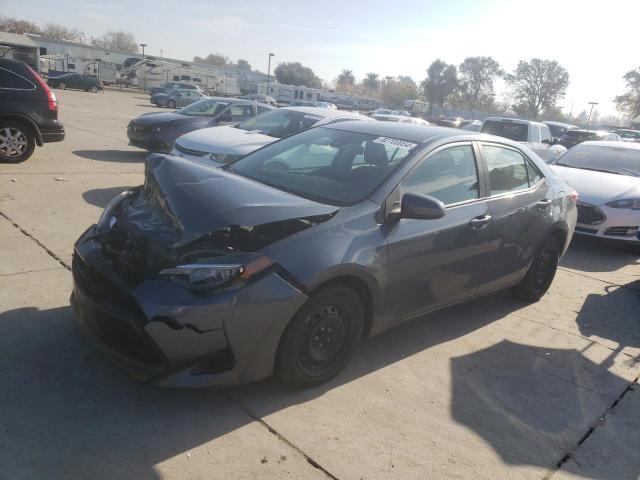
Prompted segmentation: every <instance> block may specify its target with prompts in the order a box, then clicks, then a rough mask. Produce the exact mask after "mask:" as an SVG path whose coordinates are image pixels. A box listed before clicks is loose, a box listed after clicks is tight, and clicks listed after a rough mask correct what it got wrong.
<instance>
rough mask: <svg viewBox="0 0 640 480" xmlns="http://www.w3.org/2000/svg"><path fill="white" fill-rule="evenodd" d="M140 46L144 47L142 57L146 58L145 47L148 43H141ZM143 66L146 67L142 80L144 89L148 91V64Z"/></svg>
mask: <svg viewBox="0 0 640 480" xmlns="http://www.w3.org/2000/svg"><path fill="white" fill-rule="evenodd" d="M140 46H141V47H142V59H143V60H144V47H146V46H147V44H146V43H141V44H140ZM142 68H144V79H143V80H142V91H144V92H146V91H147V66H146V65H143V66H142Z"/></svg>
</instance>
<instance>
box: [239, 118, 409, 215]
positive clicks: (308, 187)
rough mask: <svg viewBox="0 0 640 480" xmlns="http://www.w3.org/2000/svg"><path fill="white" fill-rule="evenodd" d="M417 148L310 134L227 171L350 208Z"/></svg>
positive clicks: (343, 134) (325, 132)
mask: <svg viewBox="0 0 640 480" xmlns="http://www.w3.org/2000/svg"><path fill="white" fill-rule="evenodd" d="M417 147H418V144H416V143H412V142H407V141H403V140H399V139H394V138H387V137H378V136H376V135H366V134H364V133H355V132H347V131H344V130H332V129H330V128H314V129H311V130H308V131H306V132H303V133H300V134H298V135H295V136H292V137H290V138H287V139H285V140H282V141H280V142H276V143H273V144H271V145H269V146H267V147H265V148H263V149H261V150H257V151H256V152H254V153H250V154H249V155H247V156H246V157H243V158H241V159H240V160H238V161H237V162H236V163H234V164H233V166H232V167H231V168H230V171H232V172H234V173H236V174H238V175H242V176H244V177H248V178H251V179H253V180H256V181H258V182H261V183H264V184H267V185H271V186H273V187H275V188H278V189H280V190H285V191H287V192H291V193H294V194H296V195H299V196H301V197H305V198H309V199H311V200H315V201H319V202H322V203H327V204H330V205H353V204H355V203H358V202H361V201H362V200H364V199H365V198H366V197H368V196H369V195H370V194H371V192H373V190H375V189H376V188H377V187H378V186H379V185H380V184H381V183H382V182H383V181H384V179H385V178H387V177H388V176H389V175H390V174H391V173H392V172H393V171H394V170H396V169H397V168H398V167H399V166H400V165H401V164H403V163H404V162H406V161H407V159H408V158H410V157H411V155H412V154H413V153H414V152H415V151H416V150H418V148H417Z"/></svg>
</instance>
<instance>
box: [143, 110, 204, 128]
mask: <svg viewBox="0 0 640 480" xmlns="http://www.w3.org/2000/svg"><path fill="white" fill-rule="evenodd" d="M190 118H193V119H194V120H196V119H197V118H198V117H188V116H187V115H180V114H179V113H174V112H152V113H145V114H144V115H140V116H139V117H137V118H135V119H133V120H132V121H131V122H132V123H135V124H136V125H163V124H167V123H178V122H184V121H185V120H189V119H190Z"/></svg>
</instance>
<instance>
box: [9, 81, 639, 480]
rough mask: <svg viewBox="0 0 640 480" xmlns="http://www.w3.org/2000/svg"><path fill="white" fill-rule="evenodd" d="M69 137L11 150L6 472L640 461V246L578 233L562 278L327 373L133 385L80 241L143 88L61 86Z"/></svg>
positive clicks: (621, 475)
mask: <svg viewBox="0 0 640 480" xmlns="http://www.w3.org/2000/svg"><path fill="white" fill-rule="evenodd" d="M57 93H58V95H59V97H60V101H61V117H62V120H63V121H64V122H65V125H66V126H67V139H66V140H65V142H62V143H59V144H50V145H46V146H45V147H44V148H39V149H37V150H36V153H35V155H34V156H33V157H32V158H31V159H30V160H28V161H27V162H25V163H23V164H21V165H0V185H1V187H0V214H1V216H0V238H2V245H3V249H2V251H0V355H1V357H0V358H2V361H0V405H1V406H2V408H1V409H0V465H1V466H2V467H0V479H12V480H13V479H33V478H48V479H69V478H71V479H75V478H78V479H85V478H92V479H93V478H96V479H107V478H109V479H110V478H132V479H133V478H136V479H140V478H143V479H205V478H207V479H209V478H243V479H244V478H274V479H275V478H338V479H341V480H342V479H360V478H364V479H383V478H402V479H405V478H416V479H423V478H430V479H455V478H465V479H466V478H474V479H485V478H486V479H497V478H500V479H502V478H505V479H540V480H542V479H549V478H551V479H553V480H556V479H558V480H564V479H580V478H588V479H603V480H604V479H610V478H616V479H638V478H640V464H639V463H638V461H637V455H636V452H637V449H638V447H639V446H640V437H638V433H637V432H638V426H637V420H636V418H637V410H638V405H639V403H638V402H639V400H638V398H640V397H639V396H638V391H637V379H638V375H640V364H639V360H638V356H639V354H640V315H639V314H638V312H640V287H639V285H640V281H639V280H640V265H639V261H638V256H637V255H634V254H632V253H630V252H629V251H627V250H625V249H622V248H609V247H608V246H603V245H601V244H596V243H593V242H587V241H584V240H577V241H575V242H574V243H573V244H572V246H571V248H570V250H569V252H568V254H567V256H566V258H565V259H564V261H563V266H562V267H561V269H560V270H559V272H558V275H557V277H556V280H555V282H554V284H553V286H552V288H551V290H550V292H549V293H548V294H547V295H546V296H545V297H544V298H543V299H542V300H541V301H540V302H539V303H537V304H533V305H525V304H522V303H521V302H517V301H515V300H513V299H512V298H511V297H510V296H509V295H508V293H506V292H503V293H498V294H495V295H492V296H490V297H487V298H485V299H480V300H477V301H474V302H471V303H468V304H464V305H459V306H456V307H453V308H449V309H446V310H443V311H440V312H437V313H435V314H432V315H430V316H429V317H426V318H422V319H418V320H415V321H412V322H409V323H406V324H404V325H401V326H399V327H398V328H395V329H393V330H392V331H390V332H387V333H385V334H383V335H382V336H379V337H377V338H374V339H372V340H370V341H367V342H365V343H364V344H363V346H362V347H361V349H360V351H359V353H358V354H357V355H356V357H355V358H354V360H353V361H352V363H351V364H350V365H349V366H348V368H347V369H346V370H345V371H344V372H343V373H341V374H340V375H339V376H338V377H337V378H336V379H335V380H334V381H332V382H330V383H329V384H327V385H324V386H322V387H318V388H316V389H311V390H305V391H290V390H287V389H285V388H283V387H282V386H280V385H279V384H278V383H277V382H275V381H274V380H267V381H263V382H259V383H256V384H253V385H248V386H245V387H240V388H235V389H231V390H228V391H214V390H197V391H171V390H160V389H157V388H152V387H148V386H144V385H139V384H137V383H136V382H134V381H133V380H130V379H129V378H128V377H126V376H125V375H124V374H123V373H122V372H120V371H119V370H118V369H117V368H115V367H113V366H112V365H111V364H109V363H107V362H106V361H105V360H103V359H102V358H101V357H100V356H99V355H98V354H97V353H95V351H94V350H93V348H92V347H91V346H90V345H89V344H88V343H87V342H86V340H85V339H84V338H83V337H82V335H81V334H80V332H79V331H78V329H77V327H76V325H75V321H74V319H73V314H72V312H71V310H70V308H69V305H68V298H69V293H70V289H71V278H70V272H69V271H68V269H67V267H68V265H69V264H70V258H71V253H72V245H73V242H74V240H75V239H76V238H77V237H78V236H79V235H80V233H81V232H82V231H83V230H84V229H85V228H86V227H87V226H88V225H89V224H91V223H92V222H95V220H96V219H97V217H98V216H99V214H100V210H101V208H102V207H103V206H104V204H105V203H106V202H107V201H108V200H109V199H110V198H111V197H112V196H113V195H115V194H117V193H119V192H120V191H121V190H123V189H124V188H126V187H128V186H132V185H137V184H140V183H141V182H142V180H143V176H142V171H143V161H144V157H145V155H144V152H141V151H140V150H138V149H135V148H133V147H130V146H128V145H127V142H126V135H125V127H126V123H127V121H128V120H129V119H130V118H132V117H133V116H135V115H138V114H140V113H144V112H148V111H153V110H152V108H151V107H150V106H147V105H148V102H147V100H146V96H144V95H143V94H141V93H139V92H115V91H106V92H105V93H100V94H90V93H85V92H72V91H62V92H60V91H58V92H57Z"/></svg>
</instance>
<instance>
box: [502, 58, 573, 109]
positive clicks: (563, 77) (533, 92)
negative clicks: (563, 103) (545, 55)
mask: <svg viewBox="0 0 640 480" xmlns="http://www.w3.org/2000/svg"><path fill="white" fill-rule="evenodd" d="M507 82H508V83H509V85H510V86H511V87H512V88H513V91H514V99H515V101H516V105H514V110H515V111H516V112H518V113H520V114H524V115H529V116H531V117H533V118H538V117H539V116H540V114H541V113H542V112H543V111H544V110H546V109H549V110H551V109H553V108H555V107H556V104H557V102H558V100H559V99H561V98H563V97H564V94H565V92H566V90H567V87H568V86H569V72H567V70H566V68H564V67H563V66H562V65H560V64H559V63H558V62H556V61H554V60H540V59H539V58H533V59H531V60H529V61H528V62H527V61H524V60H520V61H519V62H518V66H517V67H516V69H515V70H514V72H513V73H512V74H509V75H507Z"/></svg>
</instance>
